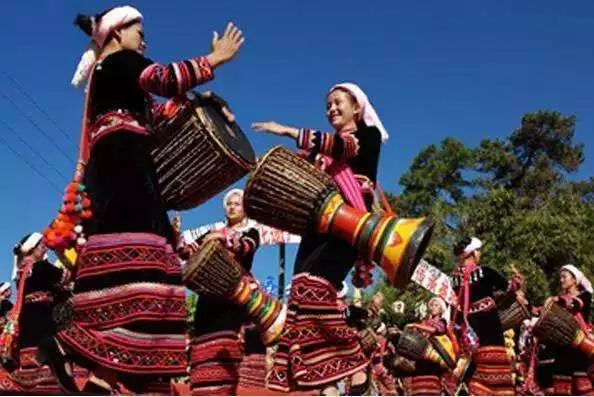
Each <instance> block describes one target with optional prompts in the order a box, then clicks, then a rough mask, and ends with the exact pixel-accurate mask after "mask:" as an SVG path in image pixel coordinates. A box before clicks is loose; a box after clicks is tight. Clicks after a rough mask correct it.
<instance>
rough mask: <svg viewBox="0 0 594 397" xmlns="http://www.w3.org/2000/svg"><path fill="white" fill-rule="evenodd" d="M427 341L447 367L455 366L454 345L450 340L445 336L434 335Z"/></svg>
mask: <svg viewBox="0 0 594 397" xmlns="http://www.w3.org/2000/svg"><path fill="white" fill-rule="evenodd" d="M429 341H430V342H431V345H432V346H433V347H434V348H435V350H437V352H438V353H439V355H440V356H441V357H442V358H443V360H444V361H445V363H446V364H447V366H448V367H450V368H454V366H455V365H456V353H455V352H454V344H453V343H452V341H451V339H450V338H449V337H448V336H447V335H437V336H435V335H434V336H431V337H430V338H429Z"/></svg>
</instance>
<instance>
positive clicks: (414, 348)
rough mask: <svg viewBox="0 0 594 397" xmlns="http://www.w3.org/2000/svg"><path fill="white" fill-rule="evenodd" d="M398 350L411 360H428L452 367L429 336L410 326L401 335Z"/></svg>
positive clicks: (447, 367)
mask: <svg viewBox="0 0 594 397" xmlns="http://www.w3.org/2000/svg"><path fill="white" fill-rule="evenodd" d="M396 351H397V352H398V354H400V355H402V356H404V357H406V358H408V359H410V360H414V361H428V362H432V363H434V364H437V365H439V366H440V367H441V368H443V369H449V368H450V366H449V365H448V363H447V362H446V361H445V360H444V358H443V357H442V355H441V354H440V352H438V351H437V350H436V349H435V348H434V347H433V345H432V344H431V342H430V340H429V338H428V337H427V336H425V335H423V334H422V333H420V332H418V331H416V330H413V329H410V328H407V329H405V330H404V331H403V332H402V334H401V335H400V338H399V339H398V343H397V345H396ZM452 366H453V363H452Z"/></svg>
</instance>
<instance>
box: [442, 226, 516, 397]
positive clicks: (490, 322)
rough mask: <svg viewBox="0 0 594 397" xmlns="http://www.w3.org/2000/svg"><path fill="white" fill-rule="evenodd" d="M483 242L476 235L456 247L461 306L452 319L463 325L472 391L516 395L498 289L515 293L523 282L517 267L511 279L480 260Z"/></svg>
mask: <svg viewBox="0 0 594 397" xmlns="http://www.w3.org/2000/svg"><path fill="white" fill-rule="evenodd" d="M482 248H483V243H482V241H481V240H479V239H478V238H476V237H472V238H470V237H467V238H464V239H462V240H461V241H459V242H458V244H456V246H455V247H454V254H455V255H456V256H457V257H458V260H459V264H458V266H457V267H456V268H455V269H454V272H453V274H452V286H453V288H454V291H455V292H456V294H457V295H458V307H457V308H456V310H454V317H453V320H452V321H455V322H456V324H458V325H459V326H460V331H461V334H460V335H459V338H458V340H459V341H460V342H461V347H462V349H463V350H464V351H465V353H466V354H467V355H469V356H471V357H472V361H473V363H474V367H475V369H474V372H473V373H472V374H471V377H470V380H469V383H468V387H469V391H470V393H471V394H491V395H494V394H498V395H510V394H511V395H513V394H514V393H515V390H514V386H513V379H512V366H511V365H512V364H511V361H510V358H509V356H508V354H507V351H506V349H505V340H504V337H503V329H502V326H501V320H500V319H499V315H498V312H497V305H496V303H495V299H494V296H495V292H496V291H500V292H503V293H505V294H515V293H516V291H517V290H518V289H519V287H520V286H521V285H522V284H523V279H522V277H521V276H520V274H519V273H517V271H514V274H513V276H512V278H511V280H508V279H507V278H505V277H504V276H503V275H502V274H501V273H499V272H498V271H496V270H495V269H493V268H491V267H488V266H482V265H481V264H480V260H481V252H482Z"/></svg>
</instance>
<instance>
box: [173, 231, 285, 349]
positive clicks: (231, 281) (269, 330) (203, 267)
mask: <svg viewBox="0 0 594 397" xmlns="http://www.w3.org/2000/svg"><path fill="white" fill-rule="evenodd" d="M182 277H183V281H184V284H185V285H186V286H187V287H188V288H190V289H191V290H192V291H194V292H196V293H198V294H209V295H213V296H217V297H221V298H225V299H228V300H229V301H231V302H233V303H235V304H236V305H239V306H241V307H243V308H244V309H245V312H246V314H247V315H248V316H249V317H250V318H251V319H252V320H253V321H254V324H255V325H256V327H258V329H259V331H260V334H261V336H262V342H263V343H264V344H265V345H267V346H268V345H271V344H273V343H275V342H276V341H278V339H280V336H281V333H282V331H283V329H284V323H285V318H286V307H285V306H284V305H283V304H282V302H280V301H279V300H277V299H275V298H274V297H272V296H270V295H269V294H267V293H265V292H264V291H263V290H262V287H261V286H260V285H259V284H258V283H255V282H254V280H253V279H252V278H251V277H249V276H247V275H246V274H244V272H243V268H242V267H241V265H240V264H239V263H238V262H237V261H236V260H235V259H233V258H231V256H230V255H229V253H228V252H227V249H226V248H225V247H223V246H222V244H221V243H220V242H219V241H217V240H210V241H207V242H206V243H204V244H203V245H202V246H201V247H200V250H199V251H198V252H197V253H196V254H194V255H193V256H192V257H190V259H189V260H188V263H187V265H186V267H185V268H184V270H183V273H182ZM198 304H200V302H198ZM205 321H208V319H206V320H205Z"/></svg>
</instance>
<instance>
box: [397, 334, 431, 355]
mask: <svg viewBox="0 0 594 397" xmlns="http://www.w3.org/2000/svg"><path fill="white" fill-rule="evenodd" d="M405 335H414V337H412V338H411V337H409V340H410V339H412V340H422V341H425V345H424V346H423V349H426V348H427V346H431V341H430V340H429V338H427V337H426V336H425V335H423V334H422V333H420V332H417V331H415V330H413V329H411V328H404V330H403V331H402V334H401V335H400V338H399V339H398V344H397V346H395V347H396V352H397V353H398V354H400V355H401V356H402V357H405V358H408V359H409V360H413V361H416V360H420V359H421V357H418V358H410V357H407V356H406V355H405V354H402V351H401V350H400V348H399V347H400V346H401V343H402V341H403V340H405V339H406V338H405ZM408 351H410V350H408ZM408 351H405V352H407V353H408Z"/></svg>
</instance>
